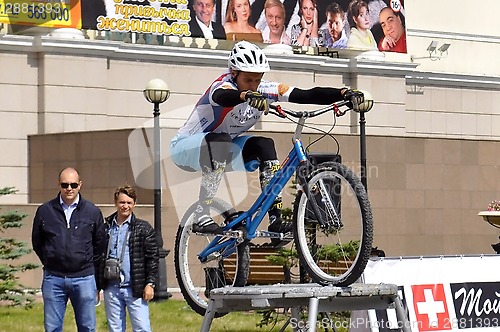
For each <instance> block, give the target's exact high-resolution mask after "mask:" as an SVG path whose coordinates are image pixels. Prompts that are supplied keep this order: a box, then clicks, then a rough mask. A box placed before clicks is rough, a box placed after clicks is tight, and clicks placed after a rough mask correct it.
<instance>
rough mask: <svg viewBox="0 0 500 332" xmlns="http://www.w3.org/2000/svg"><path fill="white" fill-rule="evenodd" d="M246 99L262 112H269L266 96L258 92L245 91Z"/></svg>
mask: <svg viewBox="0 0 500 332" xmlns="http://www.w3.org/2000/svg"><path fill="white" fill-rule="evenodd" d="M245 101H246V102H248V105H250V106H252V107H255V108H256V109H258V110H259V111H261V112H265V113H266V114H267V112H268V111H269V107H268V106H267V99H266V97H264V96H263V95H262V94H260V93H258V92H255V91H247V93H245Z"/></svg>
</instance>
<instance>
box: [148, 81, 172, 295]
mask: <svg viewBox="0 0 500 332" xmlns="http://www.w3.org/2000/svg"><path fill="white" fill-rule="evenodd" d="M143 93H144V98H146V100H147V101H149V102H150V103H153V105H154V108H153V119H154V128H153V130H154V151H153V156H154V228H155V234H156V239H157V241H158V247H159V251H160V262H159V266H158V285H156V287H155V299H157V300H162V299H168V298H169V297H170V296H171V294H170V293H169V292H168V291H167V265H166V263H165V257H167V255H168V254H169V252H170V250H165V249H163V236H162V234H161V133H160V104H161V103H163V102H165V101H166V100H167V99H168V97H170V90H169V89H168V86H167V83H165V82H164V81H163V80H161V79H158V78H155V79H152V80H151V81H149V82H148V84H147V85H146V89H144V91H143Z"/></svg>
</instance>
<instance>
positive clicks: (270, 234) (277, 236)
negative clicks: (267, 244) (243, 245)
mask: <svg viewBox="0 0 500 332" xmlns="http://www.w3.org/2000/svg"><path fill="white" fill-rule="evenodd" d="M255 237H262V238H271V239H280V240H293V235H292V233H291V232H288V233H275V232H269V231H257V232H255Z"/></svg>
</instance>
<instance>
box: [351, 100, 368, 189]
mask: <svg viewBox="0 0 500 332" xmlns="http://www.w3.org/2000/svg"><path fill="white" fill-rule="evenodd" d="M362 92H363V95H364V97H365V98H364V99H365V100H364V102H363V103H361V104H356V105H353V110H354V111H355V112H358V113H359V145H360V148H359V153H360V161H361V183H362V184H363V186H364V187H365V190H366V191H368V183H367V181H366V130H365V125H366V120H365V113H366V112H369V111H370V110H371V109H372V107H373V97H372V95H371V94H370V93H369V92H368V91H362Z"/></svg>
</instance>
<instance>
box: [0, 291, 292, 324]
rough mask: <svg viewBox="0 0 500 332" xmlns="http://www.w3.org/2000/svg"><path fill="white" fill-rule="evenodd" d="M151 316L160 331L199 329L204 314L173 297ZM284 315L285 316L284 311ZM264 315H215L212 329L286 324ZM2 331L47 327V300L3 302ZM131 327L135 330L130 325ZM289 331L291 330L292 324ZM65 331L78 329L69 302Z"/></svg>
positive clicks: (102, 320)
mask: <svg viewBox="0 0 500 332" xmlns="http://www.w3.org/2000/svg"><path fill="white" fill-rule="evenodd" d="M150 317H151V325H152V330H153V331H155V332H160V331H169V332H170V331H176V332H177V331H178V332H184V331H186V332H187V331H189V332H192V331H199V330H200V328H201V324H202V320H203V317H201V316H200V315H198V314H196V313H195V312H194V311H192V310H191V309H190V308H189V306H188V305H187V304H186V302H184V301H181V300H173V299H169V300H166V301H161V302H151V303H150ZM280 318H281V319H285V318H284V316H283V315H281V316H280ZM261 319H262V315H260V314H258V313H255V312H251V313H248V312H234V313H230V314H227V315H225V316H224V317H221V318H217V319H214V321H213V323H212V327H211V329H210V331H211V332H221V331H241V332H258V331H260V332H268V331H279V330H280V328H281V326H282V325H283V324H284V320H283V321H282V323H281V325H280V326H276V327H275V328H274V329H271V325H266V326H264V327H263V328H259V327H257V323H258V322H260V321H261ZM0 331H9V332H27V331H37V332H41V331H43V304H41V303H36V304H35V305H34V307H33V308H32V309H24V308H11V307H1V306H0ZM127 331H132V329H131V328H130V327H128V328H127ZM286 331H291V329H290V328H289V327H288V328H287V330H286ZM64 332H76V325H75V321H74V315H73V308H72V307H71V305H68V309H67V312H66V316H65V321H64ZM97 332H107V327H106V317H105V313H104V305H103V304H101V305H100V306H98V307H97Z"/></svg>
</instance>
